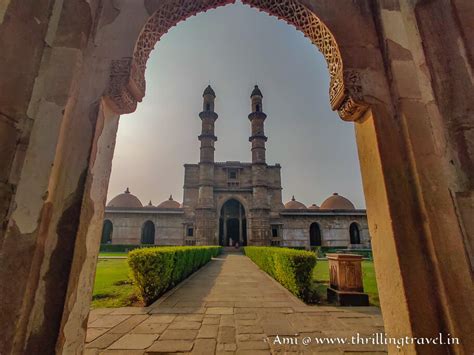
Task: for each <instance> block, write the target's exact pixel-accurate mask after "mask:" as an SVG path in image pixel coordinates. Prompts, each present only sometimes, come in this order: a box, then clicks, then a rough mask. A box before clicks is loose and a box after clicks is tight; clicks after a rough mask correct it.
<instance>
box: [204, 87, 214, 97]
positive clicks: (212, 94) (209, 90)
mask: <svg viewBox="0 0 474 355" xmlns="http://www.w3.org/2000/svg"><path fill="white" fill-rule="evenodd" d="M206 95H211V96H214V97H216V93H215V92H214V90H213V89H212V88H211V85H208V86H207V88H206V89H205V90H204V93H203V96H206Z"/></svg>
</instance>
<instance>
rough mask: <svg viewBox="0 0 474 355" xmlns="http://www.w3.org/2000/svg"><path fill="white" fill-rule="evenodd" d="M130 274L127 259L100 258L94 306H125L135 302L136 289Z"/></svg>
mask: <svg viewBox="0 0 474 355" xmlns="http://www.w3.org/2000/svg"><path fill="white" fill-rule="evenodd" d="M128 275H129V268H128V264H127V259H99V260H98V263H97V271H96V275H95V282H94V292H93V295H92V305H91V306H92V308H114V307H125V306H130V305H132V304H133V303H135V302H136V296H135V291H134V287H133V285H132V284H131V281H130V279H129V277H128Z"/></svg>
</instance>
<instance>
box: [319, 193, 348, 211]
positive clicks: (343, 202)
mask: <svg viewBox="0 0 474 355" xmlns="http://www.w3.org/2000/svg"><path fill="white" fill-rule="evenodd" d="M321 209H323V210H355V207H354V204H353V203H352V202H351V201H349V200H348V199H347V198H345V197H342V196H339V194H337V193H334V194H333V195H332V196H330V197H328V198H327V199H326V200H324V202H323V203H322V204H321Z"/></svg>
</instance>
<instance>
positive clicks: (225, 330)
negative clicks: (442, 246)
mask: <svg viewBox="0 0 474 355" xmlns="http://www.w3.org/2000/svg"><path fill="white" fill-rule="evenodd" d="M217 342H218V343H226V344H233V343H235V328H234V327H227V326H224V327H219V332H218V336H217Z"/></svg>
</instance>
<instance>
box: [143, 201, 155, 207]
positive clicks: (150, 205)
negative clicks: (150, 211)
mask: <svg viewBox="0 0 474 355" xmlns="http://www.w3.org/2000/svg"><path fill="white" fill-rule="evenodd" d="M154 207H155V206H153V203H151V200H150V202H148V205H146V206H145V208H154Z"/></svg>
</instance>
